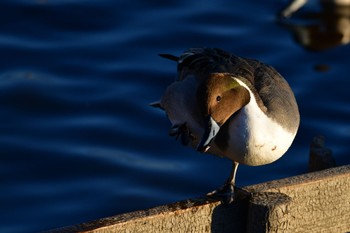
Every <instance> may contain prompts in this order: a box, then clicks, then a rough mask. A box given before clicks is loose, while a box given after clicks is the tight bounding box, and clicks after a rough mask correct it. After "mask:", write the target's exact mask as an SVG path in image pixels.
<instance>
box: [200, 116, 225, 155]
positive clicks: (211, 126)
mask: <svg viewBox="0 0 350 233" xmlns="http://www.w3.org/2000/svg"><path fill="white" fill-rule="evenodd" d="M206 124H207V125H206V127H205V131H204V134H203V137H202V140H201V141H200V143H199V144H198V146H197V151H200V152H207V151H208V150H209V149H210V146H211V145H210V144H211V143H212V141H213V140H214V138H215V136H216V135H217V134H218V132H219V130H220V126H219V125H218V123H216V121H215V120H214V119H213V118H212V117H211V116H209V117H208V119H207V121H206Z"/></svg>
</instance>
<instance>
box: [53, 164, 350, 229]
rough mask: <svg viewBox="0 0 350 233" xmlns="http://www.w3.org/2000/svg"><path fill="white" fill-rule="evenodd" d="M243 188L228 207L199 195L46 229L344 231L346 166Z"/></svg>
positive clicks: (348, 197)
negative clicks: (86, 221) (90, 220)
mask: <svg viewBox="0 0 350 233" xmlns="http://www.w3.org/2000/svg"><path fill="white" fill-rule="evenodd" d="M243 190H245V191H241V190H238V191H237V200H236V201H235V202H234V203H233V204H232V205H230V206H223V205H221V203H220V202H219V201H215V200H211V199H208V198H206V197H203V198H198V199H190V200H185V201H181V202H177V203H173V204H169V205H164V206H159V207H155V208H152V209H148V210H141V211H136V212H131V213H126V214H121V215H117V216H113V217H108V218H104V219H99V220H96V221H92V222H88V223H83V224H79V225H76V226H69V227H64V228H59V229H54V230H51V231H49V232H93V233H100V232H101V233H102V232H125V233H126V232H215V233H218V232H223V233H225V232H347V231H350V165H348V166H342V167H336V168H331V169H327V170H324V171H319V172H314V173H308V174H305V175H300V176H295V177H290V178H286V179H281V180H274V181H271V182H266V183H262V184H257V185H252V186H247V187H244V189H243Z"/></svg>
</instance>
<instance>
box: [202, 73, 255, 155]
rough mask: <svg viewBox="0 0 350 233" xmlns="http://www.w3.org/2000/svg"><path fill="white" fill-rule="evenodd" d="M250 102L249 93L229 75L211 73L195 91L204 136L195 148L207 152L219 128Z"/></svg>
mask: <svg viewBox="0 0 350 233" xmlns="http://www.w3.org/2000/svg"><path fill="white" fill-rule="evenodd" d="M249 100H250V95H249V91H248V90H247V89H246V88H245V87H243V86H241V85H240V84H239V83H238V82H237V81H236V80H235V79H234V78H232V74H229V73H212V74H210V75H209V77H208V78H206V79H205V80H203V82H202V83H201V84H200V85H199V87H198V90H197V102H198V104H199V107H200V110H201V118H202V119H203V121H204V129H205V130H204V131H205V132H204V135H203V137H202V140H201V142H200V143H199V145H198V146H197V150H199V151H204V152H205V151H207V150H208V149H209V147H210V143H211V142H212V141H213V139H214V138H215V136H216V135H217V133H218V132H219V130H220V127H221V126H222V125H223V124H225V122H226V121H227V120H228V119H229V118H230V117H231V116H232V115H233V114H234V113H235V112H237V111H238V110H239V109H241V108H242V107H243V106H245V105H246V104H247V103H248V102H249Z"/></svg>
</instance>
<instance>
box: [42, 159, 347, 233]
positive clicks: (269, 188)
mask: <svg viewBox="0 0 350 233" xmlns="http://www.w3.org/2000/svg"><path fill="white" fill-rule="evenodd" d="M349 175H350V165H346V166H341V167H336V168H330V169H326V170H323V171H318V172H312V173H307V174H303V175H298V176H293V177H288V178H284V179H280V180H273V181H269V182H265V183H261V184H256V185H251V186H246V187H244V188H243V189H244V190H246V191H248V192H252V193H261V192H275V191H276V190H278V189H281V188H286V187H289V188H292V186H300V185H310V184H312V183H317V182H320V181H324V180H330V179H337V177H339V178H340V177H342V176H349ZM241 195H243V196H244V195H245V194H244V192H241ZM219 205H220V202H219V201H216V200H211V199H208V198H206V197H202V198H196V199H189V200H184V201H180V202H176V203H173V204H168V205H163V206H158V207H155V208H151V209H147V210H139V211H135V212H130V213H125V214H120V215H116V216H112V217H107V218H103V219H98V220H95V221H91V222H87V223H82V224H78V225H75V226H68V227H63V228H58V229H53V230H50V231H48V232H89V231H94V230H97V229H99V230H102V229H108V228H109V227H112V226H116V225H124V224H126V223H130V221H148V220H150V219H153V218H157V217H159V216H161V217H164V216H165V215H174V214H176V215H180V214H183V213H185V212H188V211H191V209H193V208H210V209H214V208H216V207H217V206H219Z"/></svg>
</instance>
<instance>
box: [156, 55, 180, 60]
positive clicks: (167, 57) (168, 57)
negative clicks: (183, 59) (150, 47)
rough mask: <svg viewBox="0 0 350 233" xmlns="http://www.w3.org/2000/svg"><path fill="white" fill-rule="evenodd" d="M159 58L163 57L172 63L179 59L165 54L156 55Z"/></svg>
mask: <svg viewBox="0 0 350 233" xmlns="http://www.w3.org/2000/svg"><path fill="white" fill-rule="evenodd" d="M158 55H159V56H160V57H163V58H165V59H169V60H172V61H176V62H177V61H178V60H179V57H177V56H174V55H171V54H166V53H160V54H158Z"/></svg>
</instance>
